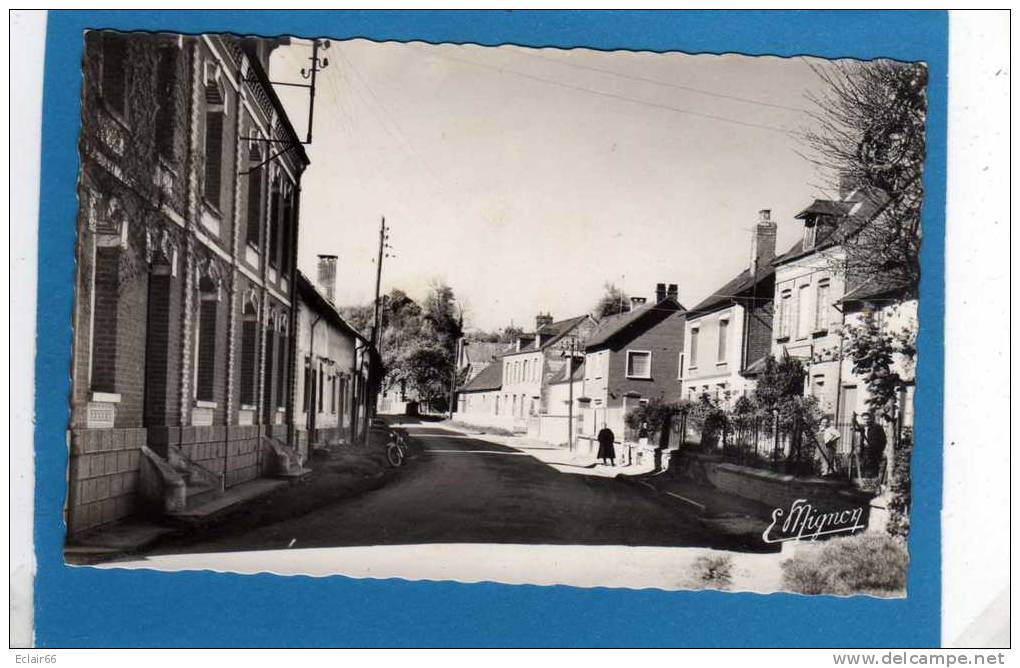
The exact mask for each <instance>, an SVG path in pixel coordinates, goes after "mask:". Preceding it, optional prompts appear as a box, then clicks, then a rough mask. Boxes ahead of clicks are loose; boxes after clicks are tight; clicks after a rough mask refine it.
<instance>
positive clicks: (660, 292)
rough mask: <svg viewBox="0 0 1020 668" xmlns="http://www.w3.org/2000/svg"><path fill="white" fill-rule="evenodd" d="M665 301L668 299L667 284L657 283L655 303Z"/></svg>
mask: <svg viewBox="0 0 1020 668" xmlns="http://www.w3.org/2000/svg"><path fill="white" fill-rule="evenodd" d="M664 299H666V284H665V283H656V284H655V303H656V304H658V303H659V302H661V301H663V300H664Z"/></svg>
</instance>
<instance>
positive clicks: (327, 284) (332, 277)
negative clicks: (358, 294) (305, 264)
mask: <svg viewBox="0 0 1020 668" xmlns="http://www.w3.org/2000/svg"><path fill="white" fill-rule="evenodd" d="M319 287H321V288H322V290H323V291H324V292H325V293H326V299H328V300H329V303H330V304H332V303H334V302H335V301H336V255H320V256H319Z"/></svg>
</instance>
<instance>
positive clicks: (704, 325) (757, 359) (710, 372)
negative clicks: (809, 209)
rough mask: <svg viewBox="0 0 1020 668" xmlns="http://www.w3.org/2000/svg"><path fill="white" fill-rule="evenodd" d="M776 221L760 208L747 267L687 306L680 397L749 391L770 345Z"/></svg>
mask: <svg viewBox="0 0 1020 668" xmlns="http://www.w3.org/2000/svg"><path fill="white" fill-rule="evenodd" d="M775 253H776V223H775V222H774V221H773V220H772V217H771V212H770V211H769V210H768V209H763V210H761V211H760V212H759V214H758V223H757V225H756V226H755V229H754V235H753V236H752V238H751V253H750V260H749V262H748V264H747V267H746V268H745V269H743V270H742V271H740V272H739V273H738V274H737V275H736V276H734V277H733V278H732V279H730V280H729V281H727V282H726V283H725V284H724V285H722V286H721V287H720V288H719V289H718V290H715V291H714V292H713V293H712V294H710V295H709V296H708V297H706V298H705V299H704V300H702V301H701V302H700V303H699V304H697V305H696V306H694V308H692V309H691V310H690V311H688V312H687V323H686V332H685V335H684V341H685V342H684V349H685V352H684V363H683V369H682V378H683V387H684V397H685V398H688V399H697V398H698V397H700V396H701V395H702V394H708V395H709V396H711V397H713V398H715V399H716V400H718V401H720V402H722V403H724V404H725V403H728V401H729V400H731V399H733V398H734V397H736V396H738V395H740V394H745V393H747V392H749V391H750V390H751V389H753V387H754V382H755V377H756V376H757V375H758V374H759V373H760V372H761V370H762V369H763V368H764V362H765V358H766V357H768V355H769V353H770V351H771V347H772V302H773V298H774V295H775V284H776V269H775V267H774V266H773V265H772V261H773V259H774V258H775Z"/></svg>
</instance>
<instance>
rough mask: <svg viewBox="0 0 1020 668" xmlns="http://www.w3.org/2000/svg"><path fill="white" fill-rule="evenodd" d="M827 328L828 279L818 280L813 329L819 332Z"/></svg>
mask: <svg viewBox="0 0 1020 668" xmlns="http://www.w3.org/2000/svg"><path fill="white" fill-rule="evenodd" d="M828 328H829V280H828V279H823V280H821V281H819V282H818V293H817V295H816V299H815V331H816V332H821V331H823V330H826V329H828Z"/></svg>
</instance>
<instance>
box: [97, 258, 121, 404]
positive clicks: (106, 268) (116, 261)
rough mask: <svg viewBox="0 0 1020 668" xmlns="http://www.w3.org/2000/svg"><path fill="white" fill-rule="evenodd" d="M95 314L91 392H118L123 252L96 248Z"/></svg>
mask: <svg viewBox="0 0 1020 668" xmlns="http://www.w3.org/2000/svg"><path fill="white" fill-rule="evenodd" d="M93 290H94V294H93V297H94V299H95V301H94V306H93V312H92V323H93V324H92V389H93V391H95V392H116V389H115V386H116V382H115V381H116V375H117V296H118V294H117V293H118V291H119V290H120V249H119V248H97V249H96V266H95V276H94V287H93Z"/></svg>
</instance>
